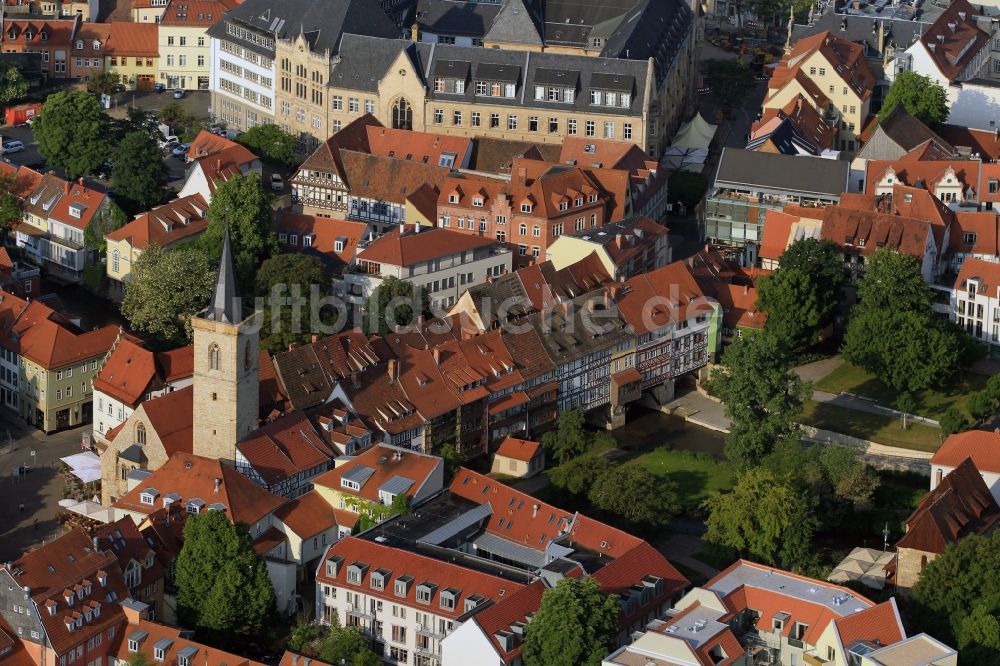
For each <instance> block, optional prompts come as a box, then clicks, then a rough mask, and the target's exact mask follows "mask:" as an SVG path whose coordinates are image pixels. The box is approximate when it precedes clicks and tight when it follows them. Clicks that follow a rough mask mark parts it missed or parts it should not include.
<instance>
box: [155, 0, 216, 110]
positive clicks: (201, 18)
mask: <svg viewBox="0 0 1000 666" xmlns="http://www.w3.org/2000/svg"><path fill="white" fill-rule="evenodd" d="M233 4H235V3H233V2H232V0H226V1H225V2H222V1H219V0H184V1H183V2H176V1H174V0H171V2H170V3H169V4H168V5H167V7H166V9H165V10H164V12H163V15H162V16H161V17H160V30H159V52H160V71H159V74H158V77H157V80H158V81H159V82H160V83H162V84H164V85H165V86H166V87H167V88H170V89H174V90H176V89H182V90H208V87H209V78H210V72H209V67H210V66H211V62H212V50H211V42H210V39H209V37H208V35H207V34H206V33H205V31H206V30H207V29H208V27H209V26H211V25H212V24H213V23H215V22H216V21H218V20H219V19H220V18H222V15H223V14H224V13H225V12H226V11H227V10H228V9H231V8H232V6H233Z"/></svg>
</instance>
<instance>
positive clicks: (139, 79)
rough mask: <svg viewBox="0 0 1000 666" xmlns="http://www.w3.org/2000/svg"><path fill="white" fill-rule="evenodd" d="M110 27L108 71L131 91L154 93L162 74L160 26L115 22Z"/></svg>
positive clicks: (106, 49)
mask: <svg viewBox="0 0 1000 666" xmlns="http://www.w3.org/2000/svg"><path fill="white" fill-rule="evenodd" d="M108 27H109V28H110V29H111V31H110V34H109V35H108V41H107V45H106V46H105V49H104V51H105V54H106V56H107V61H106V67H107V70H108V71H109V72H111V73H112V74H115V75H117V76H118V80H119V81H120V82H121V84H122V85H124V86H125V87H126V89H128V90H152V89H153V86H154V85H155V84H156V77H157V74H158V72H159V57H160V52H159V49H158V46H157V41H156V40H157V34H158V32H159V28H158V26H157V25H156V24H155V23H154V24H149V23H132V22H129V21H112V22H110V23H108Z"/></svg>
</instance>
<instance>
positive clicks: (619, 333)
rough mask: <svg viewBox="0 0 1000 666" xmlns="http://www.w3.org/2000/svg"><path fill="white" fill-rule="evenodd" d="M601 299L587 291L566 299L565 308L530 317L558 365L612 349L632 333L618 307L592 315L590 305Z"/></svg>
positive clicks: (549, 353) (551, 357)
mask: <svg viewBox="0 0 1000 666" xmlns="http://www.w3.org/2000/svg"><path fill="white" fill-rule="evenodd" d="M599 302H601V297H600V296H598V295H595V294H593V293H587V294H583V295H581V296H578V297H576V298H574V299H572V300H571V301H568V302H563V304H562V305H563V306H565V307H566V310H565V311H564V310H563V309H562V308H561V307H560V308H552V309H551V310H550V311H548V312H536V313H534V314H532V315H530V316H529V317H528V321H529V322H530V323H531V326H532V327H533V328H534V329H535V331H536V332H537V333H538V335H539V337H541V339H542V344H543V345H544V346H545V352H546V353H547V354H548V356H549V358H550V359H551V360H552V362H553V363H554V364H555V365H556V366H560V365H564V364H566V363H569V362H571V361H574V360H576V359H580V358H583V357H584V356H588V355H590V354H596V353H601V352H610V350H611V349H612V348H614V347H617V346H618V345H619V344H620V343H621V342H623V341H624V340H625V339H626V338H627V337H628V336H629V335H631V334H632V333H631V328H630V327H629V325H628V324H627V323H626V321H625V320H624V319H623V318H622V316H621V314H620V313H619V312H618V310H617V309H610V310H607V311H606V312H605V313H604V315H606V316H600V317H592V315H591V313H590V307H591V305H592V304H593V303H599Z"/></svg>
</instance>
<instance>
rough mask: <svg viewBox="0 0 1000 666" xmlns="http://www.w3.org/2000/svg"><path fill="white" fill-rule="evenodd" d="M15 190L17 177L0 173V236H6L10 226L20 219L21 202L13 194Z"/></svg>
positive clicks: (22, 210)
mask: <svg viewBox="0 0 1000 666" xmlns="http://www.w3.org/2000/svg"><path fill="white" fill-rule="evenodd" d="M16 189H17V176H15V175H14V174H6V173H0V234H3V235H6V233H7V232H8V231H10V228H11V225H13V224H14V223H15V222H17V221H18V220H20V219H21V216H22V215H23V214H24V208H23V206H22V203H21V200H20V199H19V198H18V197H17V195H16V194H14V192H15V191H16Z"/></svg>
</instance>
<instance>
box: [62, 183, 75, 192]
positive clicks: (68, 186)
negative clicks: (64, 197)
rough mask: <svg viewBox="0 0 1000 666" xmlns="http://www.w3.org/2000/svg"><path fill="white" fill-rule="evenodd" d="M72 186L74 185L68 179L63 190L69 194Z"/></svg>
mask: <svg viewBox="0 0 1000 666" xmlns="http://www.w3.org/2000/svg"><path fill="white" fill-rule="evenodd" d="M71 187H73V186H72V185H71V184H70V182H69V181H68V180H67V181H66V182H65V183H63V191H64V192H66V194H69V189H70V188H71Z"/></svg>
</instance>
